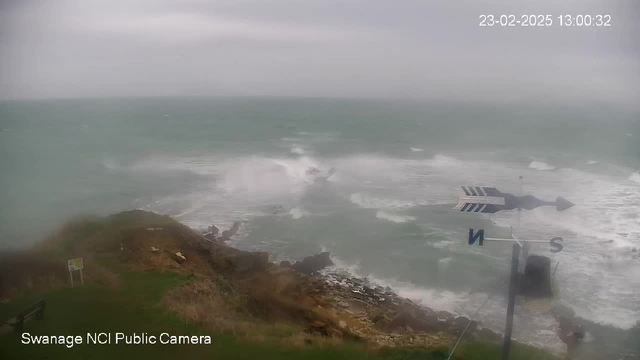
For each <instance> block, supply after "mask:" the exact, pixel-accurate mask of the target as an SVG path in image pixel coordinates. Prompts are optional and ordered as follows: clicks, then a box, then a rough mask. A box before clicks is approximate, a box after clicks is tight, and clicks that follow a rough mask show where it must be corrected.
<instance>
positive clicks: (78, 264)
mask: <svg viewBox="0 0 640 360" xmlns="http://www.w3.org/2000/svg"><path fill="white" fill-rule="evenodd" d="M67 266H68V267H69V278H70V279H71V287H73V272H74V271H80V284H81V285H82V286H84V276H83V274H82V269H83V268H84V263H83V262H82V258H75V259H71V260H69V261H67Z"/></svg>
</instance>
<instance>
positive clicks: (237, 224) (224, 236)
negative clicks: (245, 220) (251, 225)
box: [220, 221, 240, 241]
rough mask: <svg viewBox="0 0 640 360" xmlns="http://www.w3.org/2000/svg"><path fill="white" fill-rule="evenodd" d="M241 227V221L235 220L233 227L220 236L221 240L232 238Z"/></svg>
mask: <svg viewBox="0 0 640 360" xmlns="http://www.w3.org/2000/svg"><path fill="white" fill-rule="evenodd" d="M239 229H240V221H235V222H234V223H233V226H232V227H231V229H229V230H225V231H223V232H222V234H221V236H220V240H222V241H227V240H230V239H231V237H232V236H234V235H235V234H237V233H238V230H239Z"/></svg>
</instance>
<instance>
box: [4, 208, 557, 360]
mask: <svg viewBox="0 0 640 360" xmlns="http://www.w3.org/2000/svg"><path fill="white" fill-rule="evenodd" d="M150 228H153V229H162V230H161V231H151V230H148V229H150ZM198 237H199V235H198V234H197V233H194V232H192V231H191V230H190V229H188V228H186V227H185V226H183V225H181V224H179V223H177V222H175V221H173V220H172V219H170V218H167V217H162V216H158V215H155V214H151V213H146V212H140V211H135V212H127V213H121V214H118V215H115V216H111V217H108V218H85V219H82V220H79V221H75V222H70V223H68V224H66V225H65V226H63V227H62V228H61V229H59V230H58V231H57V232H56V233H55V234H54V235H52V236H51V237H50V238H48V239H46V240H45V241H44V242H43V243H42V244H39V245H38V246H36V248H34V249H33V250H30V251H26V252H22V253H20V254H4V255H3V259H6V260H8V261H6V262H3V263H2V265H0V266H2V268H0V271H1V272H0V299H3V302H2V303H1V304H0V321H2V322H3V323H4V321H5V320H6V319H8V318H10V317H12V316H15V314H16V313H17V312H19V311H20V310H21V309H23V308H25V307H26V306H28V305H30V304H31V303H33V302H35V301H37V300H38V299H41V298H44V299H45V300H46V304H47V308H46V312H45V318H44V319H43V320H32V321H30V322H28V323H27V324H26V325H25V332H29V333H30V334H31V335H65V336H66V335H81V336H82V337H83V340H84V341H83V342H84V343H83V344H80V345H75V346H73V347H71V348H67V347H65V346H64V345H24V344H21V335H20V334H17V333H14V332H9V333H5V334H4V335H0V358H3V359H18V358H21V359H45V358H46V359H87V358H90V359H117V358H118V357H120V358H127V359H128V358H135V357H140V358H145V359H146V358H153V359H176V358H216V359H227V358H229V359H231V358H233V359H299V358H305V359H447V357H448V353H449V348H447V346H439V347H419V346H403V347H380V346H377V345H375V344H371V343H369V342H367V341H366V340H363V339H358V338H357V337H349V336H344V335H345V334H347V333H346V332H344V333H334V334H329V335H327V334H319V333H316V332H313V331H310V329H309V323H313V322H314V321H318V319H320V320H322V321H326V322H329V321H330V320H331V319H329V318H328V317H329V316H330V315H326V316H327V317H325V318H319V317H322V316H325V315H324V314H323V313H322V312H312V311H311V310H310V309H307V308H305V306H304V304H303V303H304V302H301V303H300V304H296V306H295V307H291V306H289V304H288V301H289V300H290V299H288V298H287V299H280V298H277V299H275V300H274V298H271V297H261V296H259V294H262V292H261V291H258V292H252V291H248V290H247V285H248V286H250V287H255V284H256V282H255V281H256V279H257V281H258V282H261V283H264V282H265V281H266V280H265V279H266V278H262V276H271V277H273V273H271V272H273V271H275V272H276V273H275V274H280V271H281V270H279V269H278V268H274V269H275V270H274V269H271V268H269V269H270V270H268V271H267V270H264V269H262V270H260V271H261V272H264V273H265V274H267V275H264V274H261V273H258V272H257V271H246V272H243V273H242V274H239V273H235V272H233V271H230V270H229V268H228V267H227V265H228V264H229V261H230V260H229V261H228V259H227V257H231V258H232V259H236V258H237V257H238V256H240V254H239V251H238V250H235V249H230V248H227V247H224V246H222V245H221V246H220V247H218V248H217V249H216V254H217V255H216V256H218V257H216V258H213V259H210V261H206V259H205V258H204V257H202V256H201V255H202V253H201V252H202V249H200V248H198V246H196V244H195V243H194V241H195V239H197V238H198ZM150 246H156V247H158V248H160V249H166V250H170V251H181V252H182V253H183V254H185V256H186V258H187V259H188V260H187V262H185V263H184V264H182V265H180V264H178V263H177V262H175V261H173V260H171V258H170V257H167V256H160V255H157V254H154V253H153V252H152V251H150V250H149V248H150ZM76 256H83V257H84V258H85V286H83V287H81V286H76V287H74V288H71V287H69V284H68V272H67V271H66V269H65V263H66V259H68V258H71V257H76ZM207 256H208V257H211V254H208V255H207ZM231 263H233V261H231ZM225 264H226V265H225ZM283 271H284V270H283ZM286 271H290V270H288V269H287V270H286ZM282 274H285V275H287V274H289V273H288V272H283V273H282ZM282 274H280V275H282ZM280 275H278V276H280ZM285 278H286V276H285ZM278 279H280V277H278ZM76 284H77V282H76ZM267 284H268V286H271V287H273V284H274V282H267ZM283 286H284V284H283ZM272 290H274V291H275V290H276V289H272ZM256 294H258V295H256ZM280 301H284V302H285V304H284V305H283V303H281V302H280ZM292 309H293V310H292ZM96 332H104V333H112V334H115V333H116V332H122V333H126V334H127V335H130V334H133V333H136V334H143V333H145V334H148V335H156V336H157V335H159V334H160V333H168V334H171V335H208V336H211V338H212V343H211V344H210V345H200V344H198V345H193V344H191V345H122V344H119V345H115V344H111V345H90V344H86V334H87V333H96ZM112 340H113V339H112ZM448 345H451V344H448ZM500 351H501V347H500V344H496V343H467V344H463V345H461V346H460V347H459V348H458V350H457V351H456V354H455V356H454V357H453V358H454V359H464V360H470V359H496V358H499V356H500ZM511 359H553V357H552V356H551V355H549V354H548V353H545V352H544V351H541V350H538V349H535V348H532V347H528V346H522V345H520V344H515V345H514V348H513V350H512V356H511Z"/></svg>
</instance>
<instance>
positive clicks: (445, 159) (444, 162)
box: [426, 154, 462, 167]
mask: <svg viewBox="0 0 640 360" xmlns="http://www.w3.org/2000/svg"><path fill="white" fill-rule="evenodd" d="M426 164H427V165H430V166H433V167H454V166H460V165H461V164H462V162H461V161H460V160H458V159H456V158H454V157H453V156H447V155H443V154H437V155H435V156H434V157H433V159H430V160H427V161H426Z"/></svg>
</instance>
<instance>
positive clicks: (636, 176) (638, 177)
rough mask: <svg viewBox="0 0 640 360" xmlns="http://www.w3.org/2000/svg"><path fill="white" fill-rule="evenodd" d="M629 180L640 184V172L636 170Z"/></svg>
mask: <svg viewBox="0 0 640 360" xmlns="http://www.w3.org/2000/svg"><path fill="white" fill-rule="evenodd" d="M629 180H631V181H635V182H637V183H638V184H640V172H634V173H633V174H631V176H629Z"/></svg>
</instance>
